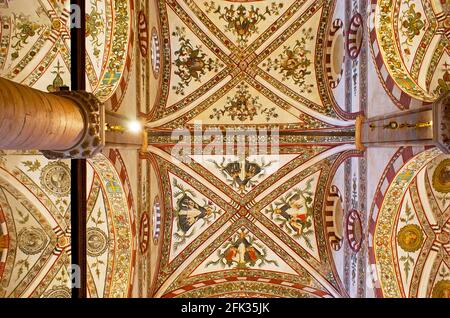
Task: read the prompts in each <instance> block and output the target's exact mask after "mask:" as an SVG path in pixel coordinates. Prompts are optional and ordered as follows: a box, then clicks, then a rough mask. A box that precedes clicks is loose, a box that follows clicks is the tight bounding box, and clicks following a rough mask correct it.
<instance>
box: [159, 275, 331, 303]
mask: <svg viewBox="0 0 450 318" xmlns="http://www.w3.org/2000/svg"><path fill="white" fill-rule="evenodd" d="M242 281H253V282H261V283H264V284H272V285H274V286H276V285H281V286H285V287H289V288H294V289H299V290H301V291H305V292H307V293H309V294H314V295H316V296H318V297H321V298H333V297H332V296H331V295H330V294H328V293H326V292H323V291H321V290H317V289H314V288H311V287H308V286H305V285H302V284H299V283H292V282H290V281H283V280H281V279H265V278H258V277H247V276H243V277H240V276H233V277H225V278H221V279H211V280H206V281H203V282H198V283H196V284H193V285H187V286H184V287H182V288H179V289H177V290H175V291H173V292H170V293H168V294H165V295H164V296H162V298H174V297H177V296H179V295H181V294H183V293H186V292H188V291H191V290H193V289H198V288H203V287H207V286H212V285H217V284H223V283H229V282H242Z"/></svg>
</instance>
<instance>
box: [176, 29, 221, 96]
mask: <svg viewBox="0 0 450 318" xmlns="http://www.w3.org/2000/svg"><path fill="white" fill-rule="evenodd" d="M172 35H173V36H175V37H177V38H178V40H179V43H180V48H179V49H178V50H177V51H175V52H174V62H173V64H174V65H175V66H176V67H177V69H176V70H175V75H177V76H178V77H179V78H180V80H181V81H180V82H179V83H178V85H177V86H174V87H173V89H174V90H175V91H176V94H179V95H184V94H185V91H184V89H185V88H186V87H188V86H189V84H190V83H191V82H192V81H196V82H201V78H202V76H203V75H206V72H207V71H208V72H211V71H214V72H218V71H219V68H221V67H223V64H222V63H220V62H219V60H218V59H215V60H214V59H212V58H209V57H208V56H207V55H206V53H205V52H203V51H202V47H201V46H200V45H197V46H194V45H193V44H192V43H191V40H190V39H189V38H188V37H187V36H186V29H185V28H184V27H176V29H175V31H174V32H173V33H172Z"/></svg>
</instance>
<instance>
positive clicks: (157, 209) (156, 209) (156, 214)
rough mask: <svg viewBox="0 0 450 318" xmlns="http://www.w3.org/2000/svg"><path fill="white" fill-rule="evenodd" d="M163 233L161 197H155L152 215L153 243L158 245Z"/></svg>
mask: <svg viewBox="0 0 450 318" xmlns="http://www.w3.org/2000/svg"><path fill="white" fill-rule="evenodd" d="M160 231H161V203H160V201H159V197H158V196H157V197H155V200H154V203H153V213H152V237H153V243H154V244H158V240H159V234H160Z"/></svg>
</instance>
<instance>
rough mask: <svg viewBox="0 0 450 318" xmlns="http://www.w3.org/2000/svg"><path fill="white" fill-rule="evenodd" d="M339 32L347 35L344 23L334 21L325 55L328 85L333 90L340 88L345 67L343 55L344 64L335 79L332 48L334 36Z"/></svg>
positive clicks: (338, 20)
mask: <svg viewBox="0 0 450 318" xmlns="http://www.w3.org/2000/svg"><path fill="white" fill-rule="evenodd" d="M339 30H342V33H343V34H345V31H344V22H342V20H341V19H336V20H334V21H333V23H332V26H331V29H330V33H329V39H328V41H327V49H326V52H327V53H326V55H325V60H326V72H327V78H328V83H329V85H330V87H331V88H333V89H335V88H336V87H338V85H339V83H340V82H341V79H342V75H343V74H344V65H345V54H343V58H342V64H341V71H340V73H339V74H338V75H337V77H336V78H334V77H333V72H332V65H331V63H332V61H331V55H332V53H333V52H332V46H333V40H334V36H335V35H336V33H338V31H339Z"/></svg>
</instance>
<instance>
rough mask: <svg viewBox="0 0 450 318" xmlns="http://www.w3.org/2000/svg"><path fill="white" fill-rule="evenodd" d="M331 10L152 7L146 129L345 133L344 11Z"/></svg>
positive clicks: (194, 4)
mask: <svg viewBox="0 0 450 318" xmlns="http://www.w3.org/2000/svg"><path fill="white" fill-rule="evenodd" d="M335 6H336V1H310V0H298V1H294V0H290V1H246V2H234V1H220V0H219V1H191V0H186V1H163V0H161V1H155V4H152V8H151V9H154V8H153V7H156V8H157V10H159V12H158V13H159V17H157V19H158V23H157V24H158V28H159V30H158V31H155V32H152V43H153V44H152V45H151V47H152V53H151V56H152V64H153V72H151V73H152V74H148V75H147V76H149V77H151V78H150V80H149V83H150V84H149V85H150V87H155V84H152V83H155V82H156V83H159V85H156V87H158V90H157V96H156V98H154V99H153V100H152V103H153V104H152V105H150V107H151V109H150V110H148V111H147V112H146V113H144V115H145V116H146V117H147V119H148V122H149V123H148V125H149V127H151V128H152V129H155V130H166V129H173V128H178V127H180V126H183V127H185V126H187V127H192V126H193V125H194V123H195V122H201V123H202V124H203V126H220V127H226V126H227V127H235V126H277V127H279V128H280V130H297V131H298V130H301V131H305V130H327V129H334V128H336V127H348V126H351V125H352V121H351V120H350V119H351V118H354V116H352V115H351V114H348V113H345V112H344V111H343V110H342V109H343V108H344V102H343V95H344V92H345V84H344V82H345V81H341V79H342V74H343V71H344V63H343V61H344V59H345V48H344V28H345V26H344V24H343V20H344V13H343V12H341V11H340V10H336V11H335ZM336 12H337V13H336ZM153 19H156V18H153ZM151 23H154V21H153V22H150V24H151ZM155 30H156V29H155ZM153 36H155V38H154V37H153ZM155 68H157V69H158V70H159V71H158V73H157V74H156V73H155V71H154V70H155ZM153 75H156V78H154V77H153Z"/></svg>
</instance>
